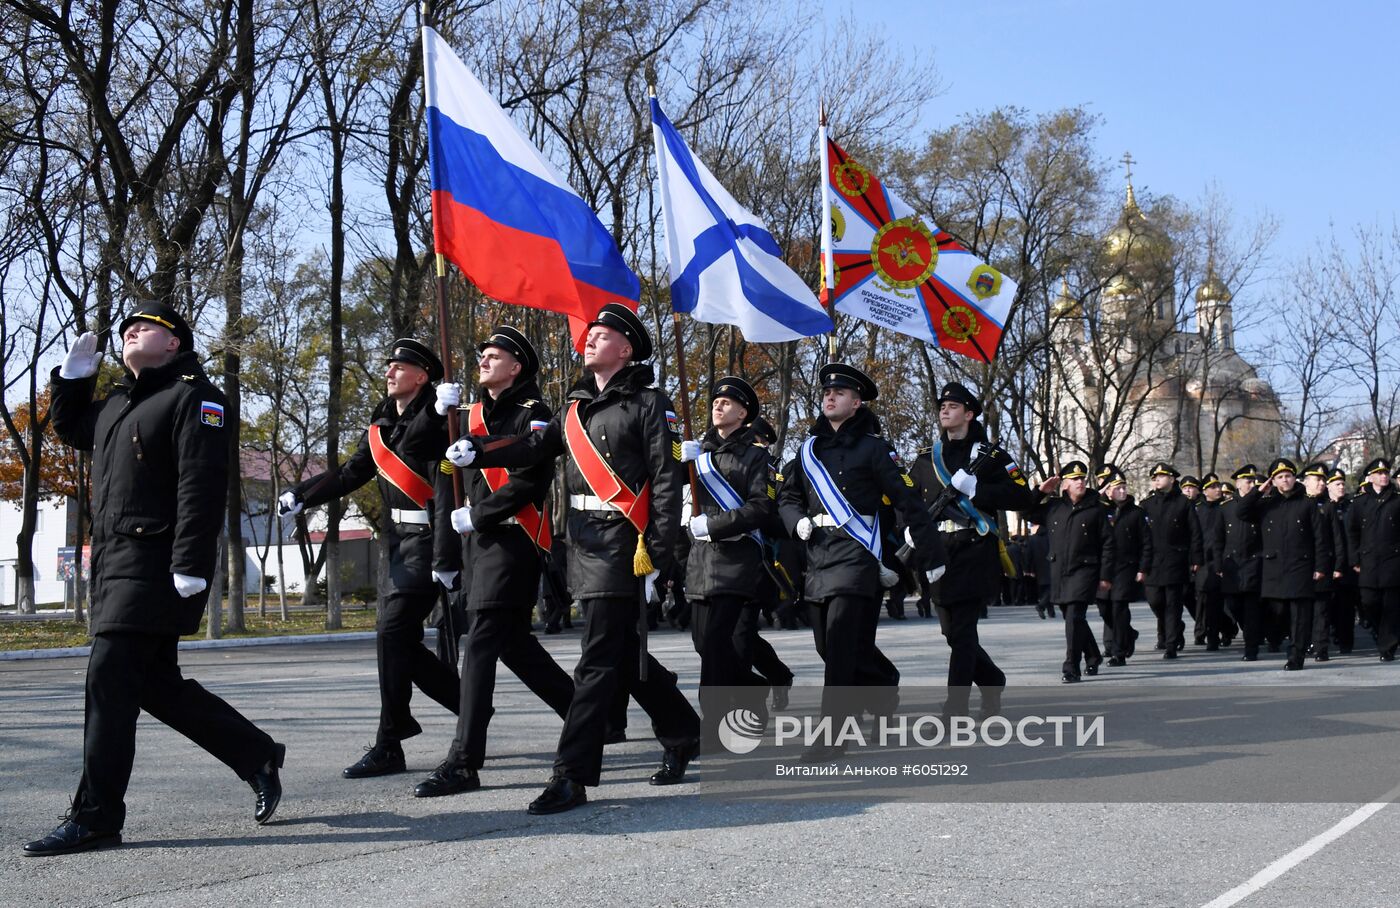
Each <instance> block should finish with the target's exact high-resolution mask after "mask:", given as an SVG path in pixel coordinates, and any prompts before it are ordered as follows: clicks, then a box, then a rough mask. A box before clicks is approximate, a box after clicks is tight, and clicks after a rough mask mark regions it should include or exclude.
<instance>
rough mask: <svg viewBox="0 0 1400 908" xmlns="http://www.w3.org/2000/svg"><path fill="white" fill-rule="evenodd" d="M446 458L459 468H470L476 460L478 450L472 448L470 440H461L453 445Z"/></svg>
mask: <svg viewBox="0 0 1400 908" xmlns="http://www.w3.org/2000/svg"><path fill="white" fill-rule="evenodd" d="M444 456H445V457H446V458H447V459H448V460H450V461H452V462H453V463H454V464H456V465H457V466H459V467H469V466H471V465H472V461H473V460H476V448H473V447H472V442H471V439H470V438H459V439H457V440H456V441H454V442H453V443H452V447H450V448H448V449H447V454H446V455H444Z"/></svg>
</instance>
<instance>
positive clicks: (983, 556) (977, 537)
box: [912, 382, 1038, 715]
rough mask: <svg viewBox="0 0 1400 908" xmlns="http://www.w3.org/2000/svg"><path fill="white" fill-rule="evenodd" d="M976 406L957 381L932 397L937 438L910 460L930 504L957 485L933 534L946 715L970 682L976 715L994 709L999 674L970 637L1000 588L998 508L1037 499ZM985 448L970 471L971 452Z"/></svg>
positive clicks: (955, 710)
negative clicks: (938, 551) (943, 566)
mask: <svg viewBox="0 0 1400 908" xmlns="http://www.w3.org/2000/svg"><path fill="white" fill-rule="evenodd" d="M981 415H982V403H981V402H980V401H979V400H978V399H977V398H976V397H974V396H973V394H972V392H971V391H969V390H968V389H967V388H966V387H964V386H963V385H961V384H959V383H958V382H949V383H948V384H946V385H944V386H943V393H942V394H940V395H939V396H938V424H939V428H940V432H939V437H938V438H937V439H936V440H935V442H934V445H933V447H932V448H931V449H929V450H928V451H927V452H925V453H923V454H920V455H919V456H918V457H917V458H916V459H915V461H914V468H913V470H912V473H913V476H914V481H915V483H917V485H918V486H919V489H920V490H921V491H922V492H923V495H924V497H925V499H927V500H929V501H932V500H933V498H935V497H937V494H938V493H939V492H940V491H941V490H942V489H943V488H944V487H945V486H952V487H953V488H955V489H957V491H958V495H957V497H956V498H955V499H954V501H953V503H952V504H951V505H949V506H948V507H947V508H945V509H944V510H943V513H942V514H939V515H936V519H937V521H938V524H937V527H938V531H939V533H938V535H939V538H940V539H941V540H942V542H943V549H944V551H946V552H947V556H948V573H947V574H946V575H944V577H943V580H942V582H941V584H940V587H939V590H938V593H937V594H936V598H937V603H938V604H937V610H938V624H939V627H940V629H941V630H942V631H943V636H944V637H945V638H946V639H947V641H948V648H949V653H948V702H947V704H946V706H945V709H946V711H947V712H948V714H949V715H966V714H967V711H968V700H969V694H970V691H971V687H972V685H973V684H976V685H977V686H978V688H980V689H981V691H982V713H983V714H984V715H985V714H990V713H995V712H997V711H999V710H1000V708H1001V693H1002V690H1003V688H1005V686H1006V675H1005V674H1003V673H1002V671H1001V669H999V668H997V665H996V663H995V662H993V661H992V657H991V656H989V655H987V652H986V650H984V649H982V645H981V643H980V642H979V641H978V639H977V620H978V618H980V617H981V614H982V608H983V607H984V606H986V605H989V604H990V603H991V602H992V601H993V600H994V599H995V598H996V596H997V592H998V590H999V589H1000V587H1001V574H1002V571H1001V557H1000V553H999V543H998V537H997V512H998V511H1019V510H1023V509H1025V508H1028V507H1031V506H1032V505H1034V504H1035V503H1036V502H1037V500H1038V498H1037V495H1036V492H1035V490H1034V489H1032V488H1030V486H1028V485H1027V484H1026V479H1025V477H1024V476H1023V475H1022V474H1021V468H1020V467H1018V466H1017V465H1016V461H1015V460H1013V459H1012V458H1011V455H1010V454H1008V453H1007V452H1006V451H1005V450H1004V449H1002V448H1001V447H1000V446H999V445H995V444H993V443H992V442H991V440H990V439H988V438H987V432H986V430H985V429H984V428H983V427H982V423H981V421H980V420H979V419H978V417H980V416H981ZM984 452H986V453H987V456H986V457H985V458H984V459H982V461H981V463H980V465H978V466H977V467H976V469H975V470H972V471H971V472H969V468H971V467H972V466H973V463H974V461H976V460H977V459H978V456H979V455H980V454H982V453H984Z"/></svg>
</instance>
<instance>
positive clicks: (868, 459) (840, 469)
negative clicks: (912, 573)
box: [778, 407, 944, 602]
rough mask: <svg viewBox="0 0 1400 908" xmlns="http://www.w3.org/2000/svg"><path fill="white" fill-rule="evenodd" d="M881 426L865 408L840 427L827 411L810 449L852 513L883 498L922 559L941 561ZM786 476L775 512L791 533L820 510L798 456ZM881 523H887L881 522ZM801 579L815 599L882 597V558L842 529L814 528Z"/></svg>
mask: <svg viewBox="0 0 1400 908" xmlns="http://www.w3.org/2000/svg"><path fill="white" fill-rule="evenodd" d="M879 432H880V424H879V420H878V419H876V417H875V415H874V414H873V413H871V412H870V410H869V409H867V408H865V407H861V408H860V409H859V410H857V411H856V412H855V415H853V416H852V417H851V418H850V419H848V420H846V421H845V422H844V423H842V424H841V428H840V429H839V430H833V429H832V428H831V423H830V422H828V421H827V419H826V417H825V416H819V417H817V419H816V421H815V422H814V423H813V424H812V427H811V429H810V430H809V434H811V435H813V436H814V437H815V438H816V439H817V441H816V444H815V446H814V448H813V454H814V456H815V457H816V458H817V459H818V460H820V461H821V462H822V465H823V466H825V467H826V470H827V472H828V473H830V474H831V478H832V480H834V481H835V483H836V485H837V487H838V488H840V489H841V493H842V494H843V495H845V496H846V500H847V501H849V502H850V504H851V507H853V508H854V509H855V511H856V513H858V514H863V515H865V516H866V517H870V516H871V515H874V514H876V513H877V512H878V511H879V510H880V507H881V504H882V498H888V499H889V500H890V502H891V503H892V504H893V505H894V506H895V507H896V508H897V509H898V510H899V514H900V516H901V517H902V518H903V519H904V522H905V524H906V525H907V526H908V527H909V528H910V529H911V531H912V534H913V536H914V543H915V548H916V550H917V552H918V555H919V558H920V559H921V566H926V567H927V568H930V569H931V568H933V567H936V566H937V565H939V564H942V563H944V551H943V547H942V545H941V544H940V542H939V539H938V534H937V532H935V530H934V527H933V522H932V521H931V520H930V519H929V516H928V511H927V510H926V509H925V508H924V506H923V505H922V504H921V503H920V501H919V497H918V495H917V494H915V492H914V489H913V487H912V485H911V484H910V483H906V482H905V481H904V474H903V473H902V472H901V470H900V468H899V466H898V464H897V463H895V460H894V452H893V449H892V448H891V447H890V444H889V442H887V441H885V439H884V438H882V437H881V436H880V434H879ZM784 475H785V477H786V478H785V479H784V481H783V485H782V489H781V490H780V491H779V492H778V512H779V514H780V515H781V517H782V521H783V525H784V526H785V527H786V529H787V531H788V532H789V533H791V534H793V535H794V536H796V529H797V523H798V521H800V520H801V519H802V518H804V517H813V516H816V515H819V514H822V513H824V511H823V510H822V505H821V501H820V500H819V499H818V498H817V494H816V491H815V490H814V489H813V486H812V481H811V479H809V478H808V477H807V475H806V473H805V471H804V470H803V469H802V459H801V458H800V457H799V458H797V459H796V460H794V461H793V462H792V463H791V465H790V466H789V467H788V468H787V469H786V470H785V472H784ZM881 529H882V530H888V529H889V528H887V527H884V526H883V525H882V526H881ZM804 585H805V589H804V598H806V599H809V600H811V601H814V602H820V601H823V600H827V599H830V598H831V597H833V596H859V597H862V598H867V599H871V598H879V597H880V596H881V593H882V591H881V587H880V563H879V562H878V561H876V560H875V558H874V556H873V555H871V554H870V552H869V551H868V550H867V549H866V548H865V546H863V545H861V544H860V543H859V542H856V541H855V540H854V539H852V538H851V536H850V534H848V533H847V532H846V531H845V530H843V529H840V528H839V527H816V528H814V529H813V531H812V538H811V539H810V540H809V541H808V542H807V568H806V576H805V578H804Z"/></svg>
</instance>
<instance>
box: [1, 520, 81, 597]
mask: <svg viewBox="0 0 1400 908" xmlns="http://www.w3.org/2000/svg"><path fill="white" fill-rule="evenodd" d="M70 503H71V499H68V498H61V497H59V496H53V497H52V498H46V499H44V500H42V501H40V502H39V512H38V524H37V526H36V527H35V532H34V601H35V603H36V604H37V605H38V607H40V608H44V607H49V608H61V607H62V606H63V603H64V591H65V587H66V584H65V582H64V580H63V577H62V576H61V574H60V572H59V549H60V548H61V547H62V546H63V545H64V544H65V542H66V540H67V538H68V521H69V520H70V519H71V518H70V509H69V504H70ZM20 517H21V510H20V503H19V502H18V501H0V607H4V608H14V607H16V606H17V605H18V604H19V575H18V573H17V562H18V560H19V542H18V537H19V530H20Z"/></svg>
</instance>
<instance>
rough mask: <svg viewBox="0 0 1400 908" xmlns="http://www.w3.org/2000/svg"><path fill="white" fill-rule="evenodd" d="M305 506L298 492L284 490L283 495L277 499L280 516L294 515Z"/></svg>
mask: <svg viewBox="0 0 1400 908" xmlns="http://www.w3.org/2000/svg"><path fill="white" fill-rule="evenodd" d="M303 507H305V505H303V504H302V502H301V499H300V498H298V497H297V493H296V492H283V493H282V497H281V498H278V499H277V514H278V516H279V517H293V516H295V515H297V514H300V513H301V509H302V508H303Z"/></svg>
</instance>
